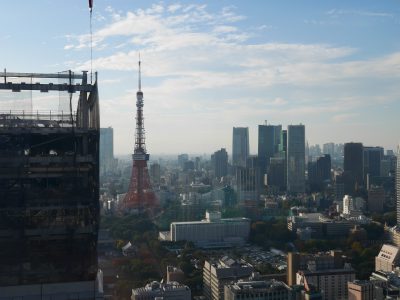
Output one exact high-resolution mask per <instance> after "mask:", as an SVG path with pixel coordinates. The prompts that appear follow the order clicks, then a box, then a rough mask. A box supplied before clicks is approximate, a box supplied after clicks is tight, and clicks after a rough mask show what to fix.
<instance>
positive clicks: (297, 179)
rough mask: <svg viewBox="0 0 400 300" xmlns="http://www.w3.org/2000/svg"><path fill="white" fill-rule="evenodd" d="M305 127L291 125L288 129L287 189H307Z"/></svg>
mask: <svg viewBox="0 0 400 300" xmlns="http://www.w3.org/2000/svg"><path fill="white" fill-rule="evenodd" d="M305 164H306V163H305V127H304V125H289V126H288V130H287V190H288V192H290V193H304V191H305V188H306V187H305V184H306V183H305Z"/></svg>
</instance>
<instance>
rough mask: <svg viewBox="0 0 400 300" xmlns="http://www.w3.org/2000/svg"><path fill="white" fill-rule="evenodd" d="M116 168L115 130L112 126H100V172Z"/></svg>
mask: <svg viewBox="0 0 400 300" xmlns="http://www.w3.org/2000/svg"><path fill="white" fill-rule="evenodd" d="M113 168H114V130H113V129H112V128H111V127H108V128H100V174H104V173H106V172H109V171H112V170H113Z"/></svg>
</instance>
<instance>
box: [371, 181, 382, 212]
mask: <svg viewBox="0 0 400 300" xmlns="http://www.w3.org/2000/svg"><path fill="white" fill-rule="evenodd" d="M384 202H385V189H384V188H383V187H381V186H377V187H371V188H370V189H368V202H367V203H368V211H369V212H371V213H383V204H384Z"/></svg>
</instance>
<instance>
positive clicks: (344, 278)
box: [296, 266, 356, 300]
mask: <svg viewBox="0 0 400 300" xmlns="http://www.w3.org/2000/svg"><path fill="white" fill-rule="evenodd" d="M304 278H306V279H307V283H308V284H312V285H314V286H315V287H316V289H317V290H319V291H320V292H321V294H322V299H323V300H347V299H348V288H347V282H349V281H353V280H355V279H356V274H355V270H354V269H353V268H351V267H349V266H345V267H344V268H340V269H321V270H318V269H314V268H310V267H309V268H308V270H304V271H299V272H297V274H296V284H304Z"/></svg>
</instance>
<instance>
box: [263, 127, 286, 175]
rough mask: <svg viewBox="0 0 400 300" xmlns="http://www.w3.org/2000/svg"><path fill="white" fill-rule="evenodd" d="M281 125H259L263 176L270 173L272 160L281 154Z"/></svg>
mask: <svg viewBox="0 0 400 300" xmlns="http://www.w3.org/2000/svg"><path fill="white" fill-rule="evenodd" d="M281 132H282V126H281V125H277V126H275V125H267V124H265V125H258V159H259V164H260V168H261V175H263V174H266V173H267V171H268V167H269V163H270V159H271V158H272V157H274V156H275V154H277V153H278V152H279V146H280V144H281Z"/></svg>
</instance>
